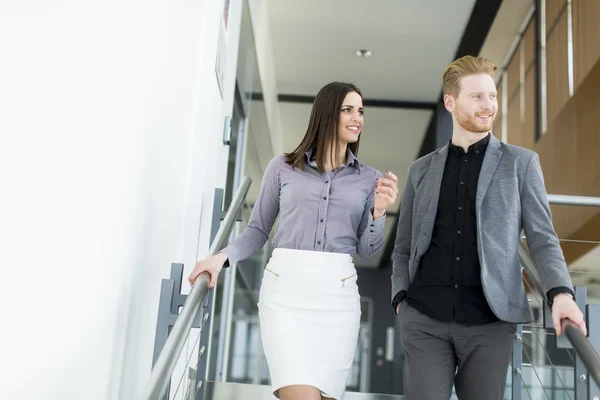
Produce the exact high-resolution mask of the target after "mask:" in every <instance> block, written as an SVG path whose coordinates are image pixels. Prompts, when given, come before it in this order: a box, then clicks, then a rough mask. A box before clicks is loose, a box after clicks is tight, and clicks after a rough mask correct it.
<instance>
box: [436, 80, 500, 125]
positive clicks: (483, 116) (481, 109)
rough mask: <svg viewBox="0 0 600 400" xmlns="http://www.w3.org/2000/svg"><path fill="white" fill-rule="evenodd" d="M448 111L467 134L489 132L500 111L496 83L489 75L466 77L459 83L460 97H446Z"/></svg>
mask: <svg viewBox="0 0 600 400" xmlns="http://www.w3.org/2000/svg"><path fill="white" fill-rule="evenodd" d="M444 103H445V105H446V109H447V110H448V111H450V112H451V113H452V116H453V119H454V121H455V123H456V124H458V125H459V126H460V127H461V128H462V129H464V130H465V131H467V132H473V133H484V132H489V131H491V129H492V126H493V124H494V119H495V118H496V112H497V111H498V99H497V92H496V83H495V82H494V79H493V78H492V77H491V76H490V75H488V74H476V75H468V76H464V77H462V78H461V79H460V82H459V92H458V96H457V97H456V98H455V97H454V96H453V95H452V94H446V95H445V96H444Z"/></svg>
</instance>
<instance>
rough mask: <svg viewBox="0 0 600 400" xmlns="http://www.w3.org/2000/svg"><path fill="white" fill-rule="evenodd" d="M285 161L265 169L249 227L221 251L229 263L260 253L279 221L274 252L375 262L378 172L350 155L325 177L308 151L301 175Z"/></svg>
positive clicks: (379, 237) (379, 238)
mask: <svg viewBox="0 0 600 400" xmlns="http://www.w3.org/2000/svg"><path fill="white" fill-rule="evenodd" d="M285 160H286V158H285V156H278V157H275V158H274V159H272V160H271V162H270V163H269V165H268V166H267V169H266V170H265V174H264V176H263V179H262V185H261V188H260V193H259V195H258V199H257V200H256V204H255V205H254V208H253V209H252V214H251V216H250V221H249V223H248V226H247V227H246V229H244V230H243V231H242V232H241V233H240V234H239V235H238V236H237V237H236V238H235V240H234V241H233V243H231V244H230V245H229V246H227V247H226V248H225V249H223V250H222V251H221V252H222V253H225V255H227V257H228V261H229V263H230V264H233V263H236V262H238V261H240V260H243V259H245V258H247V257H249V256H251V255H252V254H253V253H254V252H256V251H257V250H259V249H260V248H262V247H263V246H264V244H265V243H266V241H267V239H268V237H269V233H270V232H271V228H272V227H273V224H274V223H275V219H276V218H277V215H279V223H278V225H277V230H276V233H275V237H274V239H273V247H274V248H278V247H280V248H285V249H299V250H312V251H325V252H331V253H343V254H351V255H352V254H355V253H358V255H359V256H360V257H362V258H363V259H370V258H373V257H374V256H375V255H376V254H377V253H378V252H379V251H380V250H381V248H382V247H383V227H384V223H385V216H384V217H381V218H378V219H376V220H373V214H372V211H371V209H372V208H373V206H374V204H375V188H376V187H377V182H376V179H377V178H380V177H381V176H382V174H381V172H379V171H377V170H376V169H374V168H371V167H368V166H366V165H364V164H361V163H359V162H358V160H357V159H356V158H355V157H354V155H353V154H352V152H351V151H350V150H348V153H347V161H346V163H345V165H342V166H341V167H340V168H337V169H335V170H331V171H327V172H325V173H323V174H321V173H319V172H318V171H317V169H316V167H317V165H316V162H315V161H314V160H311V152H310V151H309V152H307V153H306V157H305V160H304V163H305V165H304V171H302V170H301V169H300V168H292V167H291V166H290V165H289V164H287V163H286V162H285Z"/></svg>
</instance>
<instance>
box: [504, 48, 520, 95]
mask: <svg viewBox="0 0 600 400" xmlns="http://www.w3.org/2000/svg"><path fill="white" fill-rule="evenodd" d="M520 63H521V52H520V51H519V49H517V51H515V54H514V55H513V56H512V58H511V60H510V62H509V63H508V66H507V67H506V74H507V79H508V81H507V84H506V90H507V95H508V99H509V101H510V99H511V98H512V97H513V96H514V94H515V93H516V92H518V91H519V84H520V83H521V64H520Z"/></svg>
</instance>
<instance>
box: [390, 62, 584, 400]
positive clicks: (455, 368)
mask: <svg viewBox="0 0 600 400" xmlns="http://www.w3.org/2000/svg"><path fill="white" fill-rule="evenodd" d="M495 71H496V66H495V65H494V64H492V62H490V61H489V60H487V59H485V58H483V57H479V58H475V57H471V56H466V57H463V58H460V59H458V60H456V61H454V62H453V63H451V64H450V65H449V66H448V67H447V68H446V70H445V72H444V74H443V94H444V105H445V107H446V109H447V110H448V111H449V112H450V113H451V114H452V123H453V134H452V139H451V141H450V143H448V144H447V145H446V146H444V147H443V148H441V149H439V150H437V151H434V152H433V153H431V154H428V155H426V156H424V157H422V158H420V159H418V160H417V161H415V162H413V163H412V164H411V166H410V168H409V171H408V178H407V181H406V187H405V189H404V194H403V200H402V207H401V211H400V220H399V223H398V232H397V237H396V243H395V247H394V252H393V255H392V261H393V274H392V304H393V306H394V309H395V311H396V313H397V314H398V319H399V326H400V335H401V342H402V345H403V347H404V353H405V368H404V382H405V389H406V394H407V397H408V399H409V400H448V399H449V398H450V394H451V391H452V385H453V384H454V385H455V388H456V393H457V395H458V398H459V399H460V400H482V399H485V400H496V399H497V400H501V399H503V398H504V390H505V383H506V374H507V368H508V364H509V362H510V358H511V349H512V342H513V338H514V332H515V329H516V324H517V323H523V322H529V321H531V320H532V314H531V310H530V308H529V304H528V301H527V297H526V294H525V289H524V287H523V281H522V276H521V267H520V265H519V261H518V250H517V249H518V245H519V241H520V238H521V230H522V229H524V230H525V234H526V236H527V243H528V246H529V251H530V253H531V256H532V258H533V261H534V263H535V265H536V268H537V269H538V271H539V276H540V279H541V282H542V286H543V287H544V290H545V291H546V294H547V297H548V299H549V302H550V304H551V306H552V317H553V320H554V327H555V329H556V332H557V334H559V335H560V334H561V326H560V320H561V319H562V318H569V319H571V320H572V321H574V322H575V323H576V324H577V325H579V326H580V327H581V329H582V330H583V331H585V323H584V321H583V315H582V313H581V311H580V310H579V308H578V307H577V305H576V304H575V302H574V300H573V296H574V293H573V287H572V283H571V280H570V278H569V273H568V271H567V267H566V263H565V260H564V257H563V254H562V251H561V248H560V245H559V242H558V238H557V236H556V233H555V232H554V229H553V227H552V221H551V214H550V208H549V206H548V200H547V194H546V191H545V187H544V181H543V176H542V171H541V168H540V163H539V158H538V156H537V154H536V153H535V152H533V151H531V150H527V149H524V148H520V147H517V146H511V145H507V144H504V143H501V142H500V141H499V140H498V139H496V138H495V137H494V136H493V135H492V134H491V133H490V130H491V128H492V124H493V122H494V118H495V116H496V111H497V109H498V100H497V98H496V96H497V94H496V85H495V82H494V75H495Z"/></svg>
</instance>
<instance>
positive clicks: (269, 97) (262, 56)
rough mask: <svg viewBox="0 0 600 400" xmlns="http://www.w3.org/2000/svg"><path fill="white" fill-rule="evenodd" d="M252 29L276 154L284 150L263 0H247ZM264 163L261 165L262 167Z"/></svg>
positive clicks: (266, 11)
mask: <svg viewBox="0 0 600 400" xmlns="http://www.w3.org/2000/svg"><path fill="white" fill-rule="evenodd" d="M248 5H249V7H250V16H251V19H252V29H253V30H254V41H255V45H256V58H257V63H258V69H259V71H260V81H261V85H262V91H263V98H264V102H265V113H266V115H267V124H268V126H269V133H270V135H271V143H272V146H273V149H272V151H273V154H275V155H278V154H281V153H283V152H284V151H288V152H289V151H292V150H294V149H284V148H283V140H282V135H283V134H284V133H283V132H282V131H281V125H280V122H279V102H278V100H277V95H278V92H277V82H276V81H277V74H276V72H275V61H274V56H273V45H272V44H271V32H270V29H269V14H268V9H267V4H266V2H265V1H264V0H248ZM265 167H266V165H264V166H263V169H264V168H265Z"/></svg>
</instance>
